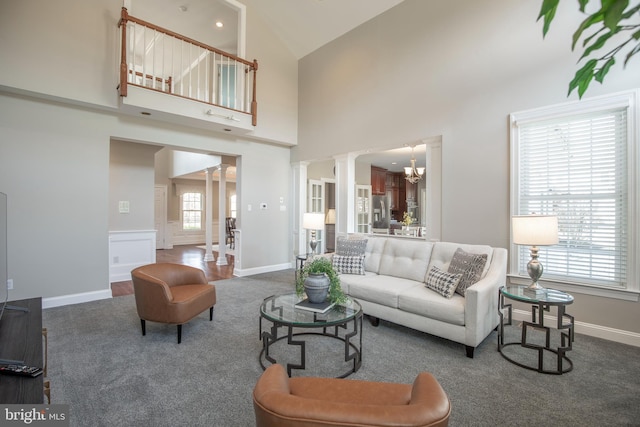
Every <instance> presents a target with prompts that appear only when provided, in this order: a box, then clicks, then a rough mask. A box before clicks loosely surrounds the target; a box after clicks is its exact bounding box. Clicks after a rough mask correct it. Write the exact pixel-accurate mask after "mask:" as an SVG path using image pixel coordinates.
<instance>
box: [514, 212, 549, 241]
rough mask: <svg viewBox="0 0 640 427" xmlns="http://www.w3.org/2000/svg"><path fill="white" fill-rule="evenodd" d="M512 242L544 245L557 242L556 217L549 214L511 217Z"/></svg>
mask: <svg viewBox="0 0 640 427" xmlns="http://www.w3.org/2000/svg"><path fill="white" fill-rule="evenodd" d="M511 227H512V232H513V243H515V244H516V245H529V246H544V245H555V244H556V243H558V217H557V216H550V215H517V216H514V217H512V218H511Z"/></svg>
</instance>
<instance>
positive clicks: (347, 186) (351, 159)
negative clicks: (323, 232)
mask: <svg viewBox="0 0 640 427" xmlns="http://www.w3.org/2000/svg"><path fill="white" fill-rule="evenodd" d="M356 157H357V154H355V153H348V154H345V155H342V156H336V157H334V159H335V161H336V235H338V233H340V234H345V233H353V232H355V228H356V227H355V221H356V206H355V200H356Z"/></svg>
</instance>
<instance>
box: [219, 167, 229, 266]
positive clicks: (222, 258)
mask: <svg viewBox="0 0 640 427" xmlns="http://www.w3.org/2000/svg"><path fill="white" fill-rule="evenodd" d="M228 167H229V165H225V164H221V165H219V166H218V169H219V170H220V180H219V181H218V188H219V190H218V222H219V223H218V236H219V238H218V261H217V262H216V264H217V265H227V228H226V226H227V222H226V218H227V168H228Z"/></svg>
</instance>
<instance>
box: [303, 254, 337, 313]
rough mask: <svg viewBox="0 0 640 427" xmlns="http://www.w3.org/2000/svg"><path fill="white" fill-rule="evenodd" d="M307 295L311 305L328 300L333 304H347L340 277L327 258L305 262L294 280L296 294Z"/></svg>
mask: <svg viewBox="0 0 640 427" xmlns="http://www.w3.org/2000/svg"><path fill="white" fill-rule="evenodd" d="M304 293H306V294H307V298H308V299H309V302H311V303H322V302H324V301H325V300H328V301H330V302H332V303H335V304H342V303H345V302H347V296H346V295H345V294H344V292H343V291H342V286H340V277H338V272H337V271H336V270H335V269H334V268H333V264H332V263H331V260H330V259H329V258H324V257H317V258H314V259H313V260H312V261H310V262H307V263H306V264H305V265H304V267H303V268H302V271H301V272H300V274H298V277H297V278H296V294H298V296H302V295H303V294H304Z"/></svg>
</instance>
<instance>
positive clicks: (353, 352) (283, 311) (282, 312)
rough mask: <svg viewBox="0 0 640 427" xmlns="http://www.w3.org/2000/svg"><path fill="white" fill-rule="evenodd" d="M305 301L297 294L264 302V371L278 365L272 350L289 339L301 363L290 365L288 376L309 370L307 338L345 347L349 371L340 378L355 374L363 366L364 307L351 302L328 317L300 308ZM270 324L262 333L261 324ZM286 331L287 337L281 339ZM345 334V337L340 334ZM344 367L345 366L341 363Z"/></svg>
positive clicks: (261, 308)
mask: <svg viewBox="0 0 640 427" xmlns="http://www.w3.org/2000/svg"><path fill="white" fill-rule="evenodd" d="M302 299H303V298H301V297H299V296H297V295H296V294H295V293H293V294H286V295H272V296H270V297H267V298H265V300H264V301H263V302H262V305H261V306H260V324H259V332H260V339H261V340H262V351H261V352H260V356H259V360H260V365H261V366H262V369H266V368H267V365H266V363H267V362H270V363H271V364H273V363H278V362H277V360H276V359H275V357H273V356H272V355H271V354H270V349H271V347H272V346H273V345H274V344H275V343H277V342H279V341H281V340H284V339H286V340H287V341H286V342H287V344H288V345H289V346H297V347H299V348H300V361H299V362H298V363H287V365H286V367H287V374H288V375H289V376H291V370H292V369H301V370H304V369H306V362H307V357H306V356H307V352H306V346H307V341H305V338H310V337H313V336H316V337H318V336H319V337H322V339H325V338H328V339H334V340H339V341H342V342H343V343H344V361H345V362H346V363H348V365H349V367H350V369H349V370H348V371H347V372H345V373H343V374H342V375H338V376H337V377H338V378H344V377H347V376H349V375H351V374H352V373H354V372H356V371H357V370H358V369H359V368H360V365H361V364H362V307H361V306H360V303H358V301H356V300H354V299H351V298H349V299H348V301H347V302H346V303H345V304H341V305H335V306H333V307H332V308H330V309H329V310H328V311H326V312H325V313H318V312H314V311H309V310H304V309H301V308H297V307H296V306H295V304H296V303H298V302H300V301H302ZM263 319H264V320H265V321H268V322H270V323H271V326H270V327H269V325H267V328H266V330H263V327H262V320H263ZM280 328H283V329H284V330H285V331H286V333H284V334H282V335H281V336H278V331H279V330H280ZM341 332H342V333H341ZM341 363H342V362H341Z"/></svg>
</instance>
